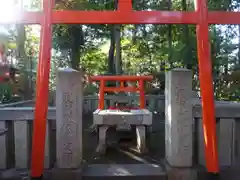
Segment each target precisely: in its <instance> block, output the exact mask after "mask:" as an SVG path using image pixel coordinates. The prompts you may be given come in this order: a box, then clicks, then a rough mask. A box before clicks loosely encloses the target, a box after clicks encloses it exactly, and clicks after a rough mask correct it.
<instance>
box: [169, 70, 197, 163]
mask: <svg viewBox="0 0 240 180" xmlns="http://www.w3.org/2000/svg"><path fill="white" fill-rule="evenodd" d="M165 86H166V88H165V96H166V100H165V112H166V113H165V114H166V118H165V121H166V122H165V130H166V132H165V133H166V136H165V142H166V143H165V144H166V159H167V161H168V163H169V164H170V165H171V166H174V167H191V166H192V154H193V145H192V138H193V133H192V132H193V122H194V121H193V117H192V104H191V94H192V72H191V71H189V70H186V69H174V70H172V71H169V72H167V73H166V85H165Z"/></svg>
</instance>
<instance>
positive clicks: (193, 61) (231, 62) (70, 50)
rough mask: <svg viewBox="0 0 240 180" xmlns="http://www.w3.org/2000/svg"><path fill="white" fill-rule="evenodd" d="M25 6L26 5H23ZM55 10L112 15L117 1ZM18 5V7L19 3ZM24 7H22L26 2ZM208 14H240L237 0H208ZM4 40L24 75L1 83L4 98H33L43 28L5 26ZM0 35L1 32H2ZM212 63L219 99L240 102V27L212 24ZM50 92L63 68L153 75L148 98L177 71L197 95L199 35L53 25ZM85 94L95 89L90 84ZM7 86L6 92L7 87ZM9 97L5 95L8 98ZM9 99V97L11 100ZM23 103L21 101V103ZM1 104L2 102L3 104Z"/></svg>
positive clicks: (186, 30) (33, 3)
mask: <svg viewBox="0 0 240 180" xmlns="http://www.w3.org/2000/svg"><path fill="white" fill-rule="evenodd" d="M21 2H22V1H21ZM55 2H56V6H55V8H56V9H72V10H76V9H79V10H114V9H116V7H117V0H55ZM15 3H16V4H19V3H20V0H19V1H15ZM23 4H24V3H23ZM133 5H134V9H136V10H180V11H191V10H193V9H194V4H193V1H187V0H161V1H159V0H134V1H133ZM208 7H209V9H210V10H221V11H239V9H240V2H239V1H238V0H209V1H208ZM22 8H23V9H25V10H41V2H40V1H38V0H30V1H29V0H28V3H26V5H25V6H24V5H22ZM2 28H4V30H6V31H7V34H6V33H3V32H2V31H0V36H1V38H0V41H2V42H4V43H6V44H7V47H8V52H7V53H8V58H9V61H11V62H12V63H13V64H15V66H16V67H17V68H18V69H19V71H20V77H19V80H18V82H17V83H16V82H15V83H12V84H14V85H11V86H10V85H9V84H8V85H6V84H1V85H0V86H1V89H3V90H2V91H1V93H0V97H2V99H4V98H5V99H4V100H5V101H9V100H11V98H12V96H13V95H15V94H18V97H20V99H31V98H33V96H34V92H35V79H36V73H35V72H36V66H37V61H38V52H39V32H40V31H39V30H40V27H39V26H36V25H35V26H24V25H8V26H2ZM0 30H1V29H0ZM209 34H210V37H211V40H210V43H211V59H212V63H213V77H214V89H215V97H216V99H221V100H232V101H239V100H240V85H239V81H240V51H239V49H240V38H239V36H240V25H239V26H234V25H211V26H210V27H209ZM52 43H53V49H52V63H51V65H52V68H51V79H50V89H51V91H54V89H55V72H56V69H57V68H59V67H72V68H74V69H79V68H83V69H84V71H85V74H86V75H92V74H129V75H133V74H152V75H154V77H155V80H154V81H153V82H152V83H151V84H148V86H147V87H148V88H147V91H148V93H154V94H159V93H163V90H164V72H165V71H168V70H170V69H172V68H176V67H184V68H188V69H191V70H192V71H193V82H194V83H193V85H194V89H195V90H196V91H199V80H198V66H197V53H196V51H197V48H196V32H195V26H193V25H142V24H139V25H105V24H103V25H64V24H61V25H54V26H53V40H52ZM86 84H87V85H86V87H85V94H95V93H96V92H97V91H96V89H97V88H96V87H95V86H94V85H92V84H88V83H86ZM6 86H7V87H6ZM6 92H7V93H6ZM7 94H11V95H7ZM18 99H19V98H18ZM0 101H1V100H0Z"/></svg>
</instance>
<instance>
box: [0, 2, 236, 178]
mask: <svg viewBox="0 0 240 180" xmlns="http://www.w3.org/2000/svg"><path fill="white" fill-rule="evenodd" d="M206 1H207V0H195V4H196V7H195V11H192V12H191V11H190V12H181V11H133V9H132V1H131V0H119V3H118V9H117V10H116V11H69V10H63V11H53V7H54V2H53V0H43V12H20V13H19V14H18V15H17V16H9V17H5V19H4V20H3V19H1V20H0V24H6V23H7V24H9V23H23V24H40V25H41V26H42V29H41V43H40V55H39V63H38V73H37V90H36V91H37V92H36V108H35V120H34V133H33V140H32V163H31V177H32V178H34V179H35V178H36V179H38V178H39V179H40V178H41V177H42V174H43V167H44V146H45V136H46V135H45V134H46V115H47V111H48V83H49V71H50V59H51V53H50V51H51V39H52V32H51V25H52V24H59V23H62V24H196V25H197V46H198V63H199V78H200V88H201V96H202V108H203V111H202V113H203V115H202V117H203V126H204V128H203V129H204V139H205V152H206V153H205V154H206V166H207V169H208V172H209V173H212V174H218V172H219V165H218V154H217V146H216V122H215V107H214V96H213V79H212V63H211V59H210V46H209V41H208V40H209V35H208V25H209V24H240V12H219V11H212V12H209V11H208V9H207V2H206Z"/></svg>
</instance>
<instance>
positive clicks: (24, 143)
mask: <svg viewBox="0 0 240 180" xmlns="http://www.w3.org/2000/svg"><path fill="white" fill-rule="evenodd" d="M118 98H119V97H116V96H106V97H105V101H107V100H109V101H112V102H113V101H115V100H117V99H118ZM120 98H121V99H122V97H120ZM126 98H127V99H128V100H129V101H131V100H135V99H138V97H134V96H130V97H126ZM146 101H147V108H148V109H149V110H150V111H152V112H155V113H160V114H161V113H164V111H165V110H164V109H165V107H164V106H165V104H164V96H161V95H160V96H159V95H149V96H146ZM97 104H98V102H97V97H96V96H85V97H84V113H87V114H89V113H91V112H93V111H94V110H95V109H96V107H97ZM192 104H193V116H194V119H195V121H194V122H195V126H196V128H195V130H196V131H195V133H194V135H195V137H196V138H195V139H196V143H197V145H198V147H197V148H196V149H197V151H196V153H197V156H196V157H198V158H197V162H198V163H199V164H202V165H204V151H203V135H202V126H201V105H200V101H199V99H193V100H192ZM162 115H163V114H162ZM216 117H217V119H218V121H217V128H218V139H219V143H218V144H219V159H220V163H221V165H230V164H231V163H233V161H234V160H235V159H236V158H237V157H239V154H240V134H239V133H240V121H238V119H240V104H238V103H230V102H219V101H216ZM33 118H34V108H33V107H5V108H0V152H1V153H0V169H6V168H14V167H16V168H28V167H29V164H30V160H29V159H30V155H31V153H30V151H31V137H32V122H33ZM47 118H48V125H47V128H48V130H47V139H46V147H45V152H46V153H45V168H51V167H53V166H54V163H55V160H56V121H55V120H56V108H55V107H49V110H48V117H47ZM153 120H158V119H153Z"/></svg>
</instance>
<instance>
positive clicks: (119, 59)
mask: <svg viewBox="0 0 240 180" xmlns="http://www.w3.org/2000/svg"><path fill="white" fill-rule="evenodd" d="M115 42H116V56H115V68H116V74H122V55H121V26H120V25H115Z"/></svg>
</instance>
